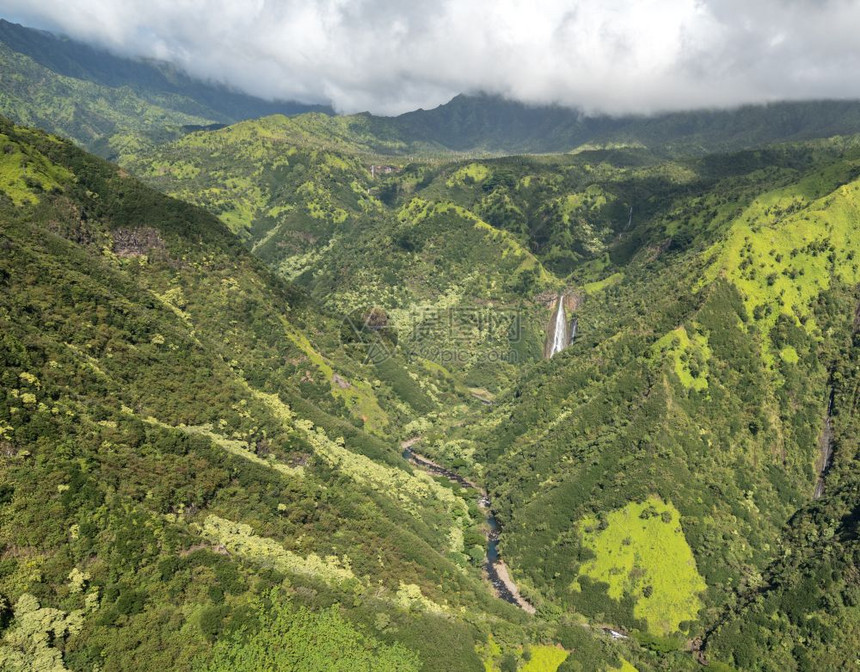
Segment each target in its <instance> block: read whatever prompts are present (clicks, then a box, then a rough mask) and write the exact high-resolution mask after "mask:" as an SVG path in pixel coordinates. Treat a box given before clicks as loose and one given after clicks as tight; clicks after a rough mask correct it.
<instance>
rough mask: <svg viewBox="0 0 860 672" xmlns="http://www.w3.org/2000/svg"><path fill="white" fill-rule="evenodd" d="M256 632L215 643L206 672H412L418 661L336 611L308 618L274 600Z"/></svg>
mask: <svg viewBox="0 0 860 672" xmlns="http://www.w3.org/2000/svg"><path fill="white" fill-rule="evenodd" d="M273 598H274V599H272V605H273V606H272V607H266V606H263V605H260V606H259V607H258V608H259V610H260V611H261V612H262V613H264V614H265V616H264V619H263V623H262V624H261V627H260V628H258V629H256V630H255V631H253V632H252V633H248V632H245V631H240V632H237V633H235V634H234V635H232V636H231V637H229V638H227V637H225V638H223V639H220V640H218V643H217V644H216V645H215V647H214V649H213V655H212V659H211V661H210V662H209V663H208V664H206V665H200V666H198V668H197V669H199V670H205V671H206V672H228V671H229V672H269V671H270V670H290V671H291V672H353V670H362V671H363V672H417V671H418V670H419V669H420V667H421V661H420V660H419V658H418V655H417V654H415V653H414V652H412V651H409V650H408V649H406V648H405V647H404V646H403V645H401V644H385V643H383V642H381V641H379V640H377V639H375V638H373V637H371V636H368V635H365V634H362V633H361V632H359V631H358V630H357V629H356V628H355V627H354V626H353V625H352V624H351V623H350V622H349V621H347V620H346V619H345V618H344V617H343V616H342V615H341V613H340V611H339V610H338V608H337V606H334V607H330V608H329V609H328V610H326V611H323V612H320V613H313V612H310V611H308V610H307V609H305V608H304V607H294V606H293V605H290V604H285V603H284V602H283V601H282V600H280V599H278V598H277V596H276V595H273Z"/></svg>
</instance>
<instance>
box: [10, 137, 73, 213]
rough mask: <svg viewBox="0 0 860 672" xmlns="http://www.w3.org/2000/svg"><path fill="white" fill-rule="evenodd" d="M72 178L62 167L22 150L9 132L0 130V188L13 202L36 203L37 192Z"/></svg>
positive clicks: (17, 203)
mask: <svg viewBox="0 0 860 672" xmlns="http://www.w3.org/2000/svg"><path fill="white" fill-rule="evenodd" d="M70 179H72V174H71V173H70V172H69V171H67V170H66V169H65V168H61V167H59V166H56V165H54V164H52V163H51V162H50V161H49V160H48V159H46V158H45V157H44V156H42V155H41V154H39V153H36V152H33V153H25V152H24V151H22V150H21V146H20V145H18V144H17V143H13V142H12V141H11V140H10V139H9V136H7V135H4V134H2V133H0V191H4V192H5V193H6V194H7V195H8V196H9V198H10V199H12V202H13V203H15V205H23V204H24V203H36V202H37V201H38V200H39V198H38V196H37V192H40V191H48V190H50V189H52V188H54V187H59V186H60V182H61V181H66V180H70Z"/></svg>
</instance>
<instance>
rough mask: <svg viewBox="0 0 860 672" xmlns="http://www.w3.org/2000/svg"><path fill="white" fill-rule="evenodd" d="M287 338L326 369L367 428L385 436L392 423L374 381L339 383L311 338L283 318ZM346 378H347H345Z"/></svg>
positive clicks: (337, 393)
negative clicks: (379, 399) (373, 384)
mask: <svg viewBox="0 0 860 672" xmlns="http://www.w3.org/2000/svg"><path fill="white" fill-rule="evenodd" d="M283 325H284V329H285V330H286V333H287V337H288V338H289V339H290V340H291V341H292V342H293V343H294V344H295V345H297V346H298V347H299V349H300V350H301V351H302V352H304V353H305V355H307V357H308V359H309V360H310V361H311V362H312V363H313V364H314V365H315V366H316V367H317V369H319V370H320V372H322V374H323V375H324V376H325V378H326V380H328V381H329V385H330V386H331V394H332V396H333V397H336V398H340V399H343V402H344V404H346V407H347V409H349V412H350V413H351V414H352V415H353V416H354V417H356V418H359V419H360V420H361V421H362V422H363V423H364V426H365V428H366V429H367V430H368V431H370V432H374V433H376V434H380V435H384V433H385V429H386V427H387V426H388V423H389V421H388V415H387V414H386V412H385V411H384V410H383V409H382V407H381V406H380V405H379V402H378V401H377V399H376V396H375V395H374V393H373V388H372V387H371V386H370V383H368V382H366V381H363V380H354V379H353V380H350V381H349V382H348V387H342V386H341V385H339V384H338V383H337V382H336V378H335V371H334V369H333V368H332V366H331V365H330V364H329V363H328V362H327V361H326V359H325V358H324V357H323V356H322V355H321V354H320V353H319V352H317V350H316V349H315V348H314V347H313V345H312V344H311V342H310V340H308V337H307V336H305V335H304V334H303V333H301V332H300V331H298V330H296V329H295V328H294V327H293V326H292V325H291V324H290V323H289V322H287V321H286V320H283ZM342 379H343V380H346V378H345V377H342Z"/></svg>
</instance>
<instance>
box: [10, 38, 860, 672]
mask: <svg viewBox="0 0 860 672" xmlns="http://www.w3.org/2000/svg"><path fill="white" fill-rule="evenodd" d="M0 28H2V31H0V36H2V35H5V36H6V37H5V38H4V39H5V45H0V57H2V58H3V59H4V63H6V64H7V65H8V66H9V68H10V69H11V70H14V71H15V72H17V73H19V76H18V78H17V80H15V81H17V84H16V85H15V87H13V89H9V88H8V86H7V82H6V80H5V79H4V80H3V84H4V87H6V88H4V89H3V91H2V92H0V105H2V110H3V111H4V112H5V113H7V114H9V115H10V116H12V117H14V118H15V119H16V120H18V121H23V122H27V123H31V124H37V125H43V126H45V125H46V126H48V128H49V130H53V131H60V132H63V133H65V134H67V135H70V136H72V137H74V138H75V140H77V141H78V142H80V143H82V144H86V145H88V146H90V147H91V148H96V149H98V148H102V149H104V147H110V148H111V151H110V152H103V153H105V154H110V155H112V156H115V157H118V158H119V160H120V161H121V165H122V168H118V167H117V166H114V165H112V164H109V163H107V162H105V161H103V160H101V159H98V158H95V157H94V156H92V155H90V154H87V153H86V152H84V151H83V150H81V149H79V148H77V147H75V146H74V145H73V144H71V143H70V142H68V141H66V140H62V139H59V138H57V137H54V136H50V135H46V134H45V133H43V132H42V131H37V130H33V129H31V128H26V127H23V126H19V125H15V124H13V123H12V122H10V121H6V120H3V121H0V290H2V291H0V326H2V329H0V379H2V387H0V474H2V478H0V521H2V524H0V669H3V670H5V669H10V670H16V671H17V670H30V669H39V670H42V669H44V670H49V669H50V670H62V669H68V670H75V671H77V670H80V671H83V670H87V671H89V670H96V669H98V670H104V671H107V670H152V669H156V668H163V669H183V670H212V671H215V670H262V669H289V670H307V671H313V670H329V669H331V670H338V669H343V670H352V669H368V670H404V671H406V670H409V671H411V670H440V671H446V672H448V671H451V670H481V669H483V670H486V671H497V670H501V671H502V672H511V671H516V670H523V671H526V672H529V671H530V672H537V671H542V670H547V671H549V672H556V671H557V670H558V671H561V672H564V671H567V670H600V671H603V670H613V669H614V670H617V669H622V670H631V669H632V670H639V671H640V672H645V671H647V670H693V669H696V668H697V667H698V666H699V665H700V664H701V663H708V664H710V667H712V668H714V669H718V670H719V669H723V670H727V669H734V670H739V671H740V670H821V669H842V668H844V669H852V668H853V667H855V666H856V665H857V664H858V660H857V653H856V652H857V649H858V645H860V606H858V604H859V603H860V572H859V571H858V565H860V541H858V534H860V529H858V524H860V509H858V506H860V476H858V474H860V471H858V469H857V466H858V465H857V459H858V439H857V437H858V436H860V426H858V423H860V414H858V412H857V405H858V389H860V379H858V376H860V362H858V357H860V136H855V135H851V133H852V132H857V131H858V130H860V128H858V127H857V126H856V125H855V124H854V122H853V119H854V116H856V109H857V108H856V103H815V104H808V105H807V104H804V105H806V106H804V105H797V106H783V107H780V106H776V107H773V108H763V109H759V108H751V109H746V110H741V111H737V112H732V113H729V112H726V113H714V114H710V113H709V114H705V113H702V114H701V115H700V116H699V117H695V115H693V116H692V117H690V116H683V115H681V117H683V123H681V121H680V119H681V117H679V116H677V115H674V116H668V117H662V118H659V119H652V120H639V121H637V122H634V121H631V120H627V121H626V122H624V123H622V122H620V121H618V122H617V123H616V122H610V120H605V119H604V120H588V119H585V120H583V119H579V120H578V121H577V124H578V125H576V127H575V128H574V127H573V126H571V123H572V122H571V118H570V115H569V114H568V113H566V112H565V111H564V110H559V109H552V110H543V111H542V112H541V111H539V110H531V109H528V108H521V107H519V106H517V105H515V104H507V103H501V102H500V101H494V100H488V99H485V98H478V99H468V98H458V99H456V100H455V101H453V102H452V103H451V104H450V105H449V106H445V107H443V108H440V110H437V111H431V112H417V113H413V114H410V115H404V116H403V117H399V118H397V119H389V120H385V119H378V118H373V117H370V116H369V115H358V116H356V117H333V116H328V115H325V114H321V113H311V114H305V115H300V116H298V117H285V116H280V115H276V116H268V117H264V118H261V119H253V120H246V121H241V122H239V123H236V124H233V125H228V126H225V127H223V128H221V127H219V128H214V127H213V128H199V126H202V125H204V124H208V123H211V122H212V121H219V122H224V121H234V120H235V119H237V118H241V117H242V116H244V115H242V114H239V112H241V111H242V110H246V108H247V106H248V105H251V102H249V101H248V100H244V99H243V100H238V99H233V100H232V102H231V103H230V104H231V105H233V107H232V108H231V110H233V112H231V111H230V110H225V109H216V108H214V107H212V106H211V105H210V106H209V107H206V105H207V104H206V100H210V99H209V98H206V96H207V95H210V94H208V93H206V89H205V88H194V86H192V85H191V84H189V83H188V82H185V80H182V79H179V80H175V81H174V80H170V79H169V78H168V79H167V80H165V79H164V77H166V75H165V74H164V72H163V71H161V70H158V69H156V70H152V69H150V70H146V71H145V72H146V73H148V74H147V75H146V77H148V78H150V79H149V80H147V81H149V83H150V87H149V88H146V87H143V88H139V89H138V90H137V91H136V92H135V93H133V94H132V93H129V92H128V91H125V90H123V87H122V86H121V84H122V82H124V81H128V77H129V76H130V75H128V74H127V73H126V74H124V73H123V71H122V69H121V68H120V65H118V64H116V63H114V64H113V65H110V64H108V65H105V64H104V63H99V62H98V60H97V59H96V60H94V59H93V58H92V54H91V53H90V52H88V51H86V50H84V51H83V52H76V51H75V49H74V48H73V45H71V46H70V45H68V44H67V45H66V46H65V47H64V50H60V51H56V52H52V51H51V49H50V48H48V47H50V44H51V39H54V38H51V37H50V36H44V35H42V36H41V37H38V40H42V41H41V42H39V41H36V42H27V39H31V38H32V40H36V39H37V38H36V37H34V36H30V37H29V38H28V37H27V34H26V33H23V34H22V33H21V32H20V29H15V28H14V27H10V24H3V25H2V26H0ZM22 35H23V37H22ZM10 36H11V37H10ZM13 38H14V39H13ZM25 38H27V39H25ZM22 39H23V40H24V44H23V45H22V43H21V41H20V40H22ZM16 40H18V41H16ZM27 44H29V45H30V52H31V53H29V55H28V53H27V49H26V48H25V47H26V45H27ZM33 44H40V45H42V46H46V45H47V47H46V48H47V52H46V53H45V54H42V56H41V57H40V59H41V60H38V59H36V56H37V54H35V52H34V49H33V48H32V45H33ZM118 62H119V61H118ZM123 67H126V66H123ZM128 67H131V66H128ZM147 67H149V68H152V67H154V66H151V65H150V66H147ZM37 68H41V69H40V70H38V72H39V73H41V74H40V76H41V77H43V78H45V81H48V82H51V83H52V84H51V86H56V87H60V88H51V87H47V88H42V89H40V90H39V91H35V90H34V89H33V88H32V87H29V86H27V84H28V82H31V81H32V79H33V77H34V73H35V72H36V71H37V70H36V69H37ZM112 68H119V70H114V69H112ZM142 72H143V71H141V70H133V73H134V74H135V76H136V77H138V80H136V81H138V83H140V82H139V78H140V77H143V75H142V74H141V73H142ZM159 73H160V74H159ZM63 78H65V79H63ZM124 78H125V79H124ZM153 82H155V84H157V85H158V86H155V84H153ZM165 82H167V83H165ZM195 86H196V85H195ZM201 86H202V85H201ZM62 87H66V88H62ZM153 87H154V88H153ZM158 87H162V88H161V89H159V88H158ZM164 87H174V89H175V90H173V93H172V94H171V95H176V96H180V97H182V96H183V95H184V96H185V98H183V101H184V102H183V101H180V102H181V104H179V103H177V102H176V101H177V100H178V99H173V98H171V99H170V100H172V101H173V103H171V105H166V104H162V103H163V102H164V99H163V98H158V99H157V100H156V98H157V97H156V96H155V94H154V93H153V91H155V90H159V91H162V93H163V92H164ZM70 92H71V93H70ZM183 92H185V93H184V94H183ZM102 95H108V96H113V97H109V98H108V99H107V100H108V101H109V102H108V104H106V105H105V104H104V103H103V102H102V103H99V104H100V105H103V106H104V107H105V109H104V110H103V112H104V114H102V115H101V116H99V114H96V112H97V110H95V109H94V108H93V107H92V105H94V104H95V102H96V101H98V100H99V96H102ZM159 95H161V94H159ZM195 96H196V97H195ZM201 96H202V98H201ZM75 97H78V98H79V99H80V101H81V104H83V103H86V104H85V105H83V107H81V106H80V105H79V104H78V103H77V102H74V103H73V102H70V101H76V100H78V98H75ZM191 100H193V101H196V102H193V105H192V103H190V102H188V101H191ZM135 101H137V102H135ZM140 101H143V102H140ZM159 101H161V102H159ZM210 102H211V100H210ZM132 103H133V104H132ZM174 103H176V104H174ZM68 105H72V106H73V107H74V108H75V110H74V114H72V115H71V116H69V117H68V119H71V120H73V121H74V124H73V125H68V124H67V123H66V121H64V120H66V117H64V116H63V114H56V111H57V110H61V109H65V108H64V107H63V106H68ZM127 105H130V107H128V106H127ZM135 105H137V106H138V107H135ZM141 106H144V107H141ZM153 106H154V107H153ZM243 106H245V107H243ZM204 108H205V109H204ZM141 109H143V110H145V111H147V112H146V114H144V115H140V114H138V113H135V112H134V110H138V112H139V111H140V110H141ZM237 110H238V111H237ZM35 112H39V114H35ZM150 112H151V114H150ZM230 114H235V116H233V117H230ZM218 115H222V116H218ZM805 115H812V117H813V118H807V117H806V116H805ZM141 118H143V119H145V120H146V121H145V123H144V124H142V125H141V124H140V123H138V122H139V121H140V119H141ZM697 118H698V119H699V121H698V122H696V123H692V121H691V119H692V120H695V119H697ZM49 119H53V120H54V121H57V122H58V120H59V121H63V123H62V124H60V123H52V124H47V123H46V122H47V120H49ZM537 119H542V120H543V121H542V122H541V123H542V124H543V125H540V124H537V125H536V124H535V121H536V120H537ZM763 119H764V120H771V121H773V120H775V119H782V122H781V123H770V122H768V123H764V122H763V121H762V120H763ZM798 120H800V121H798ZM69 123H72V122H71V121H70V122H69ZM135 124H137V125H135ZM613 124H614V125H613ZM192 125H193V126H196V128H191V127H190V126H192ZM526 128H528V129H529V130H528V133H526V130H525V129H526ZM691 129H692V131H691ZM574 131H575V132H574ZM835 133H843V135H834V134H835ZM824 136H828V137H827V138H826V139H825V137H824ZM124 137H125V138H132V137H133V138H135V139H134V141H133V142H131V141H130V142H127V143H125V144H123V142H124V141H123V140H122V138H124ZM787 138H788V139H793V140H796V139H798V138H800V139H802V141H795V142H791V143H783V144H768V145H766V146H764V144H763V143H765V142H770V141H773V140H782V139H787ZM816 138H817V139H816ZM566 143H567V144H566ZM759 145H762V146H759ZM574 147H576V149H575V151H572V152H568V153H555V154H548V155H540V156H538V155H518V156H498V155H500V154H502V153H504V152H505V151H510V150H511V149H514V150H535V149H553V150H560V149H565V150H566V149H573V148H574ZM741 147H747V148H746V149H743V150H741V151H734V153H709V152H710V150H714V149H724V150H736V149H738V148H741ZM489 155H497V156H493V157H490V156H489ZM165 194H166V195H165ZM559 295H562V296H563V297H564V298H563V305H564V306H565V308H566V310H567V311H568V317H569V318H575V319H576V324H577V332H576V336H575V338H574V340H573V342H572V343H571V344H570V346H569V347H567V348H566V349H565V350H564V351H563V352H561V353H559V354H557V355H555V356H554V357H552V358H551V359H546V358H545V357H544V347H543V346H544V341H545V339H546V337H547V330H548V325H549V324H550V322H551V321H552V317H553V314H554V313H553V310H554V307H555V306H557V300H558V297H559ZM406 441H408V442H409V444H408V445H411V446H412V447H413V450H415V451H417V452H419V453H420V454H421V455H424V456H426V457H428V458H430V459H432V460H434V461H436V462H438V463H440V464H443V465H445V466H447V467H448V468H451V469H455V470H456V471H457V472H458V473H460V474H462V475H463V476H464V477H465V478H468V479H470V481H472V482H474V483H477V484H478V485H479V487H484V488H486V489H487V491H488V494H489V497H490V499H491V501H492V506H493V509H494V511H495V515H496V518H497V519H498V521H499V522H500V523H501V525H502V529H503V533H502V536H501V540H500V542H499V547H500V549H501V553H502V556H503V558H504V560H505V562H506V564H507V569H508V570H509V571H510V572H511V574H512V576H513V579H514V580H515V581H516V584H517V586H518V588H519V591H520V592H521V593H522V595H523V596H524V597H525V599H526V600H527V601H528V603H530V604H531V605H534V607H535V608H536V613H535V614H534V615H530V614H528V613H526V612H525V611H523V610H520V609H517V608H516V607H515V606H512V605H511V604H508V603H506V602H504V601H502V600H500V599H498V598H497V597H496V595H495V594H494V592H493V588H492V586H491V585H490V584H489V583H488V581H487V580H486V578H485V576H484V574H483V572H482V566H483V563H484V554H485V550H486V537H485V533H486V523H485V517H484V515H485V514H484V513H483V512H482V510H481V509H480V508H479V506H478V493H477V492H476V491H475V490H474V489H473V488H471V487H466V486H467V485H468V484H464V482H460V483H458V482H453V481H451V480H449V479H446V478H443V477H438V476H433V475H432V473H428V472H427V471H426V470H424V469H421V468H419V467H418V466H416V465H415V464H413V463H410V461H409V460H407V459H405V458H404V457H403V455H402V447H401V442H406Z"/></svg>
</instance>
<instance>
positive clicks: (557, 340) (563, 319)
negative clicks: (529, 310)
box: [549, 295, 568, 357]
mask: <svg viewBox="0 0 860 672" xmlns="http://www.w3.org/2000/svg"><path fill="white" fill-rule="evenodd" d="M567 344H568V340H567V315H565V312H564V297H563V296H561V295H559V297H558V308H557V309H556V311H555V331H554V333H553V335H552V347H551V348H550V351H549V356H550V357H552V356H553V355H555V354H557V353H559V352H561V351H562V350H564V349H565V348H566V347H567Z"/></svg>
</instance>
